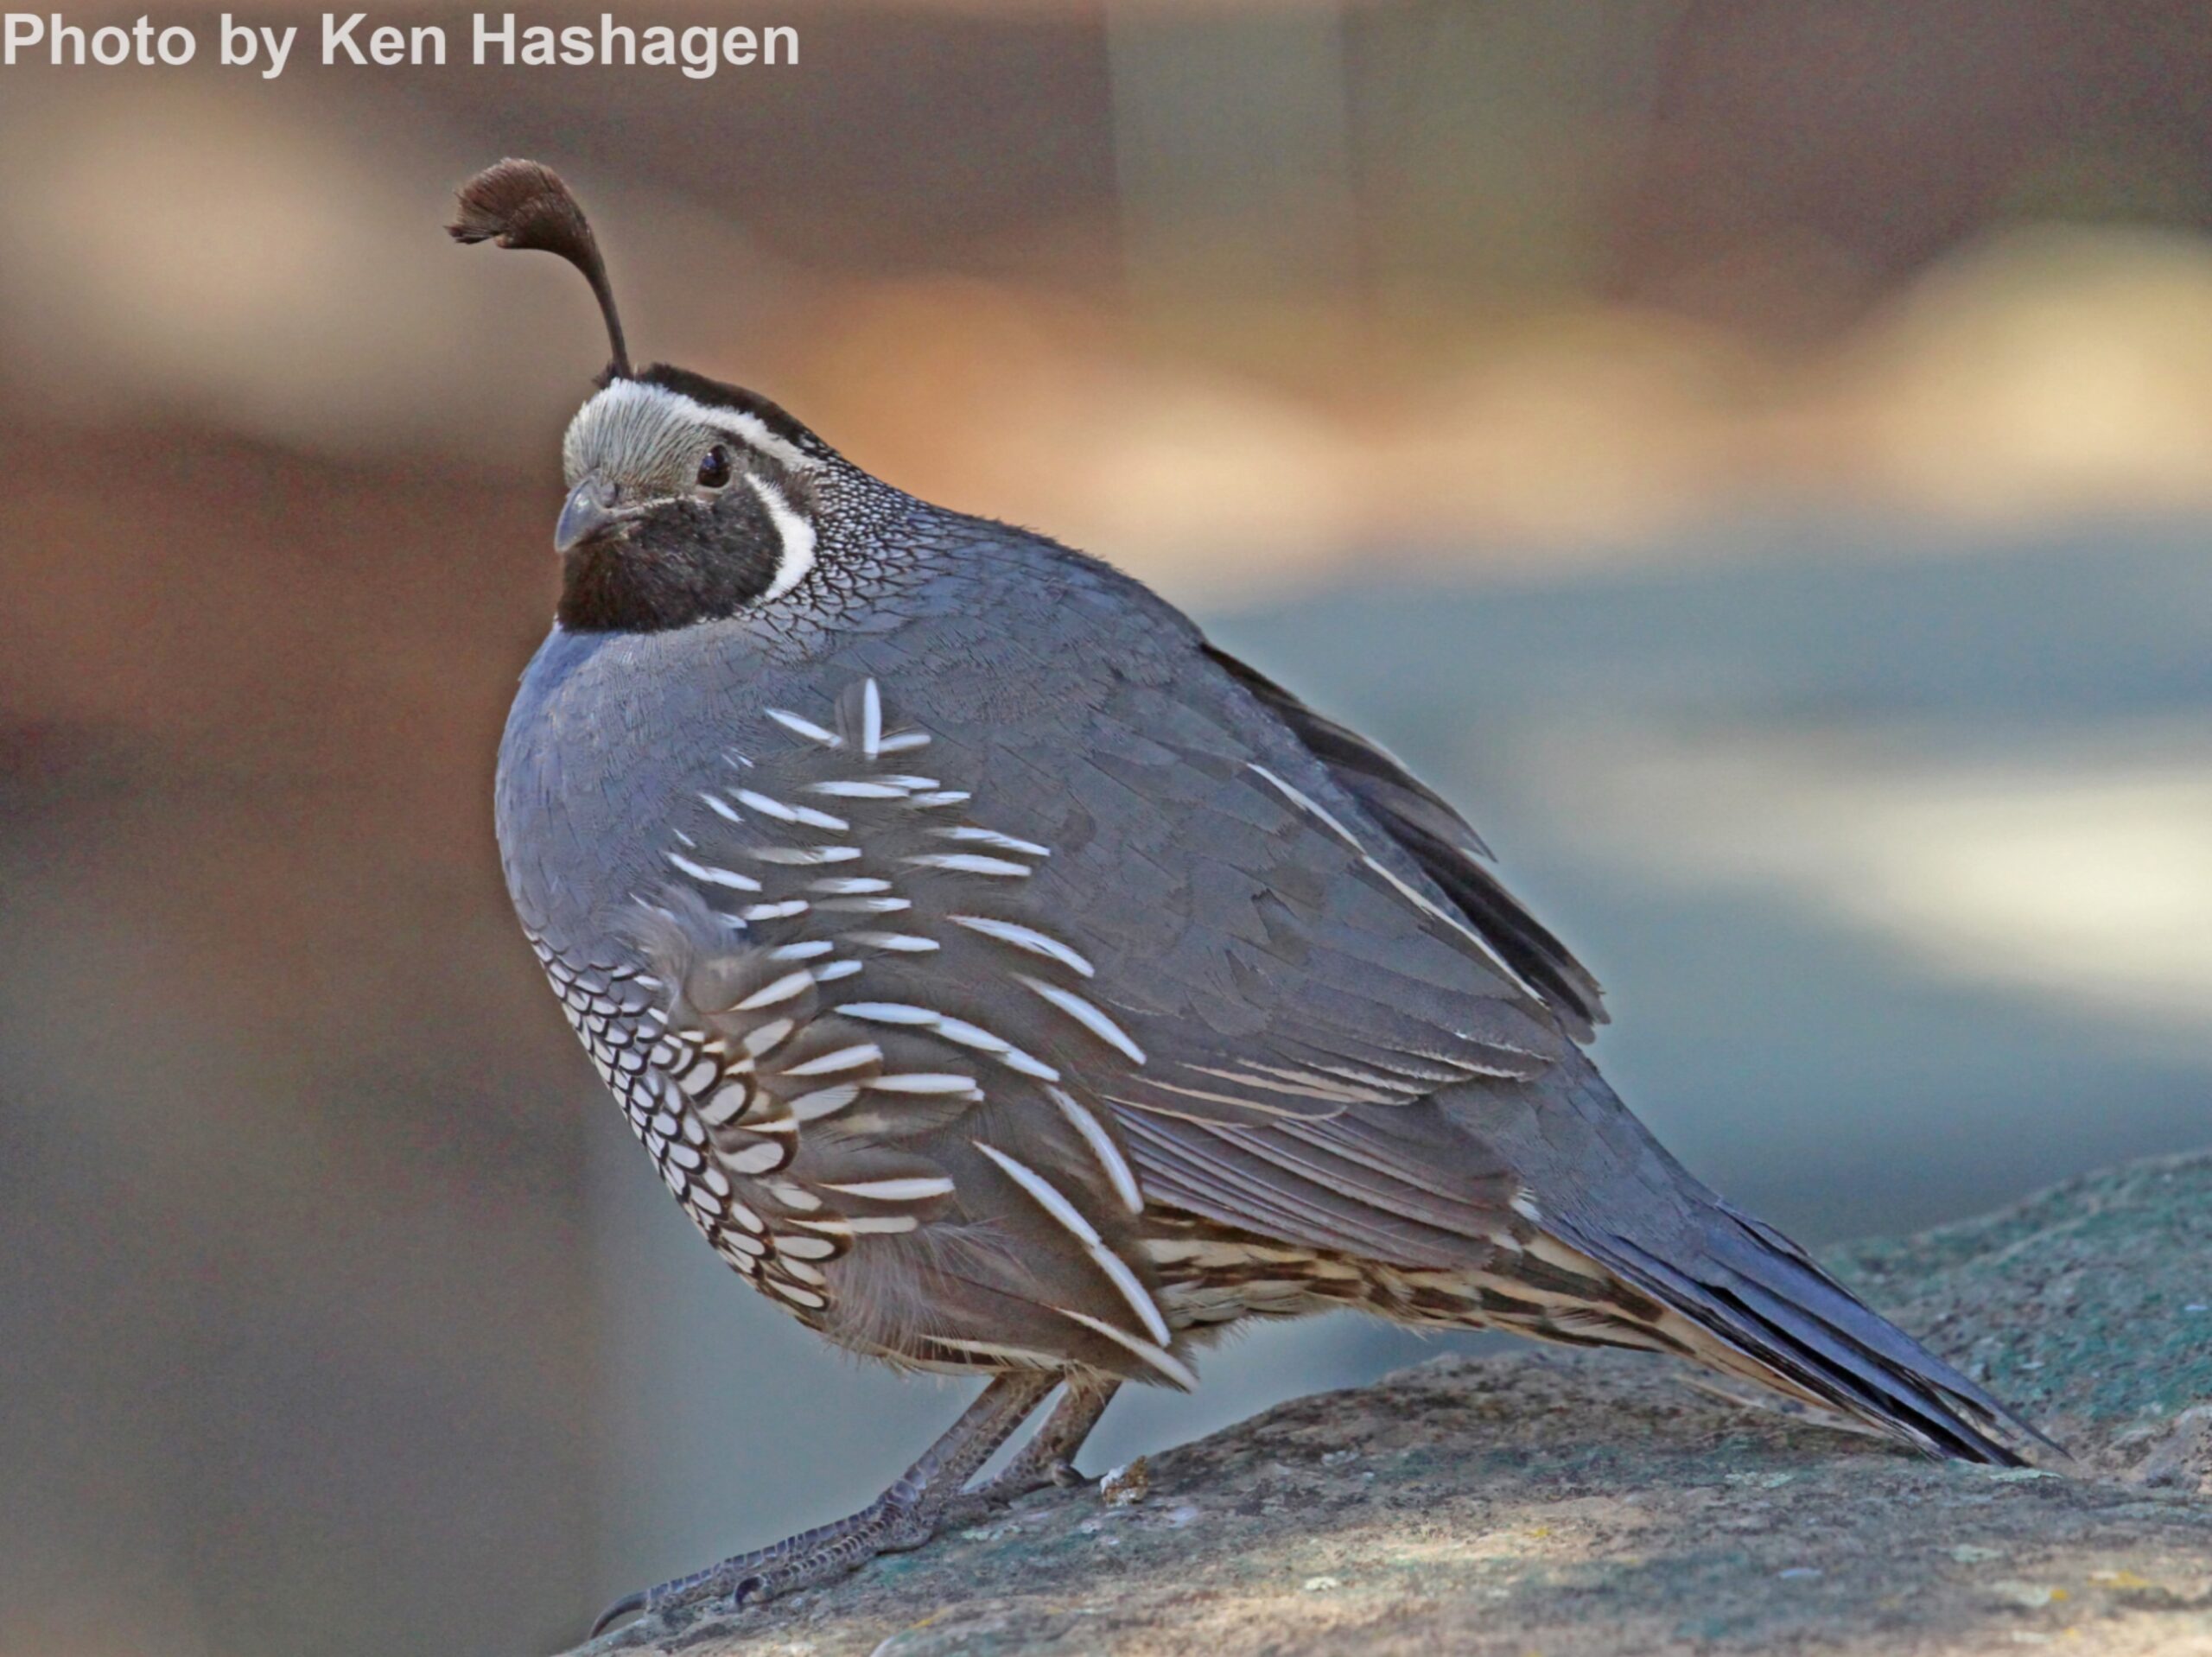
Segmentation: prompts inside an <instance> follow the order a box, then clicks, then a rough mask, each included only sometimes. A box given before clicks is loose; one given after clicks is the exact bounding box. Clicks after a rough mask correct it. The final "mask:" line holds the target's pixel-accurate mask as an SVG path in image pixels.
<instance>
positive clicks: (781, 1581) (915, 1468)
mask: <svg viewBox="0 0 2212 1657" xmlns="http://www.w3.org/2000/svg"><path fill="white" fill-rule="evenodd" d="M1055 1380H1056V1378H1055V1377H1054V1376H1052V1375H1051V1374H1043V1373H1027V1372H1025V1373H1020V1374H1003V1375H1000V1376H998V1377H997V1378H996V1379H995V1380H994V1381H992V1382H991V1384H990V1385H989V1386H988V1387H985V1388H984V1389H983V1391H982V1394H979V1395H978V1396H977V1398H976V1401H975V1402H974V1403H972V1404H970V1405H969V1406H968V1407H967V1409H966V1410H965V1411H964V1412H963V1413H962V1414H961V1417H960V1419H959V1420H957V1421H956V1422H954V1423H953V1424H952V1427H951V1430H950V1432H946V1434H945V1435H944V1437H943V1438H940V1439H938V1441H937V1443H936V1444H932V1445H931V1446H930V1448H929V1451H928V1452H927V1453H926V1454H925V1455H924V1456H923V1457H922V1458H921V1460H919V1461H918V1462H916V1463H914V1464H913V1465H912V1467H910V1468H908V1469H907V1470H906V1473H905V1475H904V1476H901V1477H900V1479H899V1482H897V1483H896V1484H893V1486H892V1487H891V1488H890V1489H888V1490H886V1491H885V1492H884V1493H883V1494H882V1495H880V1496H878V1497H876V1499H875V1500H874V1501H871V1502H869V1503H868V1506H867V1507H865V1508H861V1510H860V1511H859V1512H858V1513H856V1514H852V1515H850V1516H849V1517H848V1518H844V1519H840V1520H838V1521H836V1523H835V1524H832V1525H823V1526H819V1527H817V1528H815V1529H813V1530H810V1531H801V1532H800V1533H798V1535H797V1536H789V1537H785V1539H784V1540H782V1541H780V1542H778V1543H776V1544H775V1545H773V1546H770V1547H763V1548H755V1549H753V1551H752V1552H750V1553H738V1554H733V1555H732V1556H731V1557H730V1558H728V1559H724V1560H723V1561H722V1562H721V1564H720V1565H710V1566H709V1567H708V1568H707V1569H706V1570H704V1571H693V1572H692V1573H691V1574H690V1576H688V1577H678V1578H676V1580H675V1581H673V1582H664V1583H663V1584H661V1585H660V1586H659V1587H658V1588H652V1589H648V1590H645V1592H644V1593H642V1594H631V1595H628V1596H626V1597H624V1598H622V1599H620V1600H617V1601H616V1602H615V1603H613V1604H612V1605H610V1606H608V1607H607V1609H606V1610H604V1611H602V1612H601V1613H600V1618H599V1621H598V1622H594V1624H592V1630H591V1635H592V1638H593V1639H594V1640H596V1639H597V1638H598V1637H599V1636H600V1635H602V1634H604V1633H606V1632H607V1629H609V1628H613V1626H614V1625H615V1624H616V1623H617V1622H620V1621H622V1619H623V1618H625V1617H628V1616H638V1615H639V1614H640V1613H642V1614H643V1615H645V1616H649V1617H659V1616H666V1615H667V1614H669V1613H670V1612H673V1611H685V1610H690V1609H694V1608H695V1607H697V1606H701V1605H706V1604H711V1603H715V1602H716V1601H726V1602H727V1603H728V1604H729V1605H730V1606H731V1607H732V1608H733V1609H736V1608H740V1607H743V1606H747V1605H758V1604H760V1603H761V1602H762V1601H764V1600H771V1599H775V1598H778V1597H780V1596H782V1595H785V1594H790V1593H796V1592H797V1591H798V1590H800V1589H802V1588H811V1587H813V1586H814V1585H815V1584H817V1583H823V1582H829V1581H830V1580H832V1579H833V1578H837V1577H842V1576H844V1575H845V1574H846V1573H848V1572H849V1571H857V1570H859V1569H860V1567H861V1566H862V1565H866V1564H867V1563H868V1561H869V1560H870V1559H874V1558H875V1557H876V1555H878V1554H879V1553H897V1552H903V1551H904V1550H906V1549H907V1548H916V1547H919V1546H921V1545H922V1544H923V1543H925V1542H926V1541H928V1540H930V1538H931V1536H933V1535H935V1534H936V1533H937V1528H938V1524H939V1522H940V1521H942V1520H943V1518H944V1510H945V1508H946V1507H947V1505H948V1504H949V1503H950V1502H951V1501H952V1500H953V1499H954V1498H955V1497H956V1496H957V1495H958V1494H959V1492H960V1487H961V1486H962V1485H963V1484H965V1483H966V1482H968V1481H969V1479H970V1478H972V1477H974V1476H975V1475H976V1469H978V1468H980V1467H981V1466H982V1465H983V1463H986V1462H988V1461H989V1460H990V1458H991V1456H992V1453H993V1452H994V1451H996V1450H997V1449H998V1447H999V1446H1000V1445H1001V1444H1004V1443H1005V1442H1006V1441H1007V1436H1008V1435H1009V1434H1010V1433H1012V1432H1014V1429H1015V1428H1016V1427H1018V1426H1020V1425H1021V1424H1022V1422H1023V1421H1024V1420H1026V1419H1028V1416H1029V1413H1030V1412H1031V1411H1032V1410H1033V1409H1035V1408H1036V1407H1037V1405H1038V1403H1039V1401H1040V1400H1042V1399H1043V1398H1044V1396H1045V1394H1047V1393H1049V1392H1051V1391H1052V1387H1053V1386H1054V1384H1055ZM1016 1461H1017V1463H1019V1461H1020V1458H1019V1457H1017V1458H1016Z"/></svg>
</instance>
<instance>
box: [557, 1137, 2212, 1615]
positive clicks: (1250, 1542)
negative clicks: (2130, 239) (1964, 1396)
mask: <svg viewBox="0 0 2212 1657" xmlns="http://www.w3.org/2000/svg"><path fill="white" fill-rule="evenodd" d="M1829 1263H1830V1264H1831V1265H1832V1266H1834V1267H1835V1268H1836V1269H1837V1270H1839V1271H1840V1272H1841V1273H1843V1274H1844V1275H1845V1276H1846V1277H1847V1278H1849V1279H1851V1280H1853V1283H1854V1284H1855V1285H1856V1286H1858V1287H1859V1289H1860V1290H1861V1291H1862V1292H1864V1293H1866V1295H1867V1296H1868V1297H1869V1298H1871V1299H1872V1301H1873V1303H1874V1304H1875V1305H1878V1306H1880V1307H1882V1308H1883V1309H1884V1310H1885V1311H1888V1312H1889V1313H1891V1315H1892V1316H1894V1317H1897V1319H1898V1321H1899V1322H1901V1323H1903V1324H1904V1325H1905V1326H1906V1327H1907V1328H1909V1329H1911V1330H1916V1332H1919V1333H1920V1334H1922V1335H1923V1336H1925V1337H1926V1338H1927V1339H1928V1340H1929V1343H1930V1344H1931V1345H1932V1346H1934V1347H1935V1348H1936V1349H1938V1350H1939V1351H1942V1352H1943V1353H1945V1354H1946V1355H1949V1356H1951V1357H1952V1358H1953V1359H1954V1360H1955V1361H1956V1362H1961V1363H1962V1364H1963V1365H1964V1366H1966V1367H1967V1368H1970V1369H1971V1370H1973V1371H1974V1373H1975V1374H1978V1375H1980V1376H1981V1377H1982V1378H1983V1379H1985V1380H1986V1381H1988V1382H1989V1383H1990V1385H1991V1386H1993V1387H1994V1388H1995V1389H1996V1391H1997V1392H1999V1394H2002V1395H2004V1396H2005V1397H2007V1398H2009V1399H2012V1400H2015V1401H2016V1402H2017V1403H2018V1405H2019V1406H2021V1407H2022V1408H2023V1409H2024V1411H2025V1412H2026V1413H2028V1414H2029V1416H2030V1417H2031V1419H2035V1420H2037V1421H2038V1422H2039V1423H2041V1424H2042V1425H2044V1426H2045V1427H2046V1428H2047V1429H2048V1430H2049V1431H2050V1432H2051V1433H2052V1435H2053V1436H2054V1437H2056V1438H2059V1439H2061V1440H2063V1442H2065V1443H2066V1444H2069V1446H2070V1447H2071V1448H2072V1449H2073V1451H2075V1463H2074V1465H2073V1467H2072V1468H2071V1469H2070V1470H2069V1471H2067V1472H2065V1473H2063V1474H2062V1473H2060V1472H2057V1471H2053V1470H2040V1469H2038V1470H2011V1471H1999V1470H1989V1469H1983V1468H1969V1467H1956V1466H1948V1465H1940V1464H1937V1463H1930V1462H1926V1461H1923V1460H1920V1459H1918V1458H1916V1457H1913V1456H1911V1455H1910V1454H1907V1453H1904V1452H1901V1451H1896V1450H1892V1449H1891V1448H1889V1447H1887V1446H1885V1444H1880V1443H1878V1442H1875V1441H1873V1440H1871V1439H1866V1438H1858V1437H1854V1436H1850V1435H1846V1434H1842V1433H1838V1432H1830V1431H1827V1430H1824V1429H1822V1428H1820V1427H1816V1426H1814V1425H1807V1424H1802V1423H1798V1422H1795V1421H1792V1420H1789V1419H1786V1418H1784V1417H1782V1416H1780V1415H1777V1414H1774V1413H1769V1412H1755V1411H1749V1410H1744V1409H1738V1408H1734V1407H1732V1406H1729V1405H1727V1404H1726V1403H1724V1402H1721V1401H1719V1400H1715V1399H1713V1398H1710V1397H1708V1396H1707V1395H1705V1394H1702V1393H1700V1392H1699V1391H1696V1390H1694V1389H1693V1388H1691V1387H1688V1386H1685V1385H1684V1384H1683V1381H1682V1380H1681V1376H1680V1375H1679V1374H1677V1373H1676V1372H1675V1371H1672V1370H1669V1369H1667V1368H1662V1367H1661V1366H1659V1365H1657V1364H1656V1363H1654V1362H1640V1361H1638V1360H1637V1359H1635V1358H1633V1357H1630V1356H1626V1355H1620V1356H1616V1355H1610V1354H1593V1355H1584V1354H1563V1353H1554V1352H1551V1351H1548V1350H1541V1349H1531V1350H1529V1351H1528V1352H1526V1353H1516V1354H1515V1355H1509V1356H1503V1357H1496V1358H1481V1359H1469V1358H1445V1359H1440V1360H1438V1361H1436V1362H1431V1363H1426V1364H1422V1365H1421V1366H1419V1367H1417V1368H1413V1369H1408V1370H1406V1371H1404V1372H1402V1374H1396V1375H1393V1376H1390V1377H1389V1378H1388V1379H1386V1380H1384V1381H1380V1382H1378V1383H1376V1385H1374V1386H1371V1387H1365V1388H1363V1389H1360V1390H1358V1391H1355V1392H1344V1393H1333V1394H1321V1395H1319V1396H1316V1397H1313V1398H1307V1399H1302V1400H1298V1401H1296V1402H1294V1403H1292V1404H1288V1405H1286V1406H1282V1407H1281V1408H1280V1409H1276V1410H1273V1411H1270V1412H1269V1413H1267V1414H1265V1415H1262V1416H1260V1417H1258V1418H1256V1419H1253V1420H1251V1421H1248V1422H1246V1423H1244V1424H1243V1425H1241V1426H1238V1427H1236V1428H1234V1429H1232V1430H1230V1431H1229V1432H1224V1433H1221V1434H1219V1435H1217V1436H1216V1437H1214V1438H1209V1439H1205V1440H1204V1441H1202V1442H1200V1443H1198V1444H1190V1445H1186V1446H1185V1447H1184V1448H1181V1449H1179V1450H1174V1451H1169V1452H1167V1453H1166V1454H1164V1455H1160V1456H1158V1457H1153V1458H1151V1460H1150V1462H1149V1463H1148V1466H1147V1469H1146V1470H1145V1471H1146V1474H1147V1475H1148V1477H1145V1478H1140V1479H1138V1480H1135V1481H1129V1480H1127V1479H1126V1478H1125V1481H1124V1482H1125V1484H1128V1483H1135V1484H1141V1485H1142V1486H1144V1487H1145V1488H1144V1489H1143V1490H1142V1493H1141V1495H1140V1496H1139V1498H1138V1499H1136V1500H1134V1501H1128V1500H1122V1499H1117V1500H1116V1501H1107V1500H1105V1499H1103V1497H1102V1495H1101V1494H1100V1491H1099V1489H1098V1488H1097V1487H1096V1486H1087V1487H1084V1488H1082V1489H1073V1490H1067V1491H1052V1492H1045V1493H1040V1494H1039V1495H1033V1496H1031V1497H1029V1498H1027V1500H1025V1501H1022V1502H1021V1503H1020V1504H1018V1505H1017V1506H1015V1507H1014V1508H1012V1509H1010V1510H1008V1511H1007V1512H1005V1513H1004V1514H1002V1515H1001V1516H1000V1517H998V1518H996V1519H995V1520H993V1521H990V1522H988V1523H987V1524H984V1525H981V1526H976V1527H969V1528H968V1529H966V1530H964V1531H959V1532H955V1533H948V1534H946V1535H944V1536H941V1537H940V1538H939V1539H938V1540H937V1541H936V1542H934V1543H932V1544H931V1546H929V1547H927V1548H925V1549H924V1550H922V1551H920V1552H916V1553H912V1554H906V1555H901V1556H898V1557H895V1558H889V1559H880V1560H878V1561H876V1562H875V1563H874V1565H870V1566H868V1568H867V1569H865V1570H864V1571H861V1572H860V1573H859V1574H858V1575H856V1576H855V1577H854V1578H850V1579H849V1580H848V1581H846V1582H843V1583H841V1584H836V1585H833V1586H831V1587H829V1588H826V1589H821V1590H816V1591H814V1592H811V1593H808V1594H804V1595H801V1596H798V1597H794V1598H792V1599H791V1600H789V1601H785V1602H779V1603H773V1604H771V1605H768V1606H765V1607H760V1608H756V1609H750V1610H747V1611H745V1612H743V1613H741V1614H739V1615H737V1616H713V1615H709V1616H700V1617H697V1618H696V1619H692V1620H690V1621H689V1622H686V1624H685V1625H684V1626H682V1627H680V1628H671V1627H669V1626H666V1625H665V1624H663V1625H658V1626H636V1627H632V1628H627V1629H623V1630H618V1631H616V1632H615V1633H614V1634H612V1635H608V1636H607V1637H606V1638H605V1639H603V1640H601V1641H599V1642H598V1643H597V1644H596V1645H594V1647H589V1648H588V1649H589V1650H590V1651H591V1652H592V1653H593V1654H594V1657H598V1654H601V1653H607V1654H613V1653H616V1652H623V1653H637V1654H670V1657H673V1654H677V1653H682V1654H685V1657H1007V1654H1015V1653H1039V1654H1047V1657H1090V1654H1108V1653H1111V1654H1116V1657H1181V1654H1187V1653H1191V1652H1205V1653H1207V1654H1210V1657H1246V1654H1249V1657H1293V1654H1297V1657H1308V1654H1311V1657H1322V1654H1329V1657H1335V1654H1344V1657H1353V1654H1357V1657H1370V1654H1391V1653H1414V1652H1422V1653H1429V1652H1451V1653H1465V1654H1470V1657H1491V1654H1495V1657H1535V1654H1541V1657H1599V1654H1606V1657H1611V1654H1658V1653H1670V1652H1706V1651H1714V1652H1747V1653H1748V1652H1757V1653H1784V1654H1796V1653H1808V1654H1809V1653H1821V1654H1830V1653H1835V1654H1845V1653H1848V1654H1866V1657H1876V1654H1879V1657H1917V1654H1944V1657H1951V1654H1978V1653H1984V1652H2008V1653H2009V1652H2013V1651H2017V1650H2018V1649H2020V1648H2022V1647H2032V1646H2037V1645H2045V1644H2049V1645H2054V1646H2057V1647H2060V1648H2062V1649H2071V1650H2075V1651H2082V1652H2094V1653H2099V1654H2161V1657H2166V1654H2171V1657H2181V1654H2183V1653H2189V1654H2204V1653H2208V1652H2212V1154H2208V1155H2202V1156H2196V1157H2190V1158H2182V1159H2163V1160H2159V1161H2155V1162H2149V1163H2142V1164H2136V1165H2130V1166H2127V1167H2124V1168H2121V1169H2118V1170H2115V1171H2110V1172H2107V1173H2101V1174H2095V1175H2089V1176H2085V1177H2083V1178H2079V1179H2075V1180H2072V1181H2069V1182H2068V1183H2067V1184H2063V1185H2060V1186H2058V1187H2056V1188H2055V1189H2053V1190H2050V1191H2047V1192H2045V1193H2044V1194H2042V1195H2041V1196H2038V1197H2033V1198H2031V1199H2030V1200H2029V1201H2027V1202H2025V1203H2021V1204H2020V1205H2019V1206H2018V1207H2016V1208H2013V1209H2008V1210H2006V1211H2005V1212H2003V1213H2000V1214H1998V1215H1995V1216H1991V1217H1989V1218H1986V1219H1983V1220H1977V1221H1972V1222H1967V1223H1964V1224H1961V1225H1956V1226H1952V1227H1948V1228H1944V1229H1942V1230H1939V1231H1935V1232H1931V1233H1929V1234H1927V1235H1923V1236H1919V1237H1915V1238H1912V1239H1910V1240H1907V1241H1898V1242H1878V1243H1872V1244H1864V1245H1859V1246H1856V1247H1852V1248H1844V1249H1841V1250H1838V1251H1836V1252H1835V1253H1834V1254H1832V1255H1831V1256H1830V1260H1829ZM1130 1494H1132V1492H1130V1491H1129V1490H1128V1489H1122V1490H1118V1491H1117V1492H1116V1496H1117V1498H1126V1497H1127V1496H1128V1495H1130Z"/></svg>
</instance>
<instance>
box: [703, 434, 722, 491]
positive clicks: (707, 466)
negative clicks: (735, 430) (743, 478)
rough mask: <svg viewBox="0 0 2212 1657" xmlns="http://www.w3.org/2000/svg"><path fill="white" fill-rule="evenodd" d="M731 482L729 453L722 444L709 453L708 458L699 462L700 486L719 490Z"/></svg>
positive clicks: (718, 444) (711, 449)
mask: <svg viewBox="0 0 2212 1657" xmlns="http://www.w3.org/2000/svg"><path fill="white" fill-rule="evenodd" d="M728 481H729V451H728V449H726V448H723V447H722V446H721V444H720V443H717V444H715V446H714V448H710V449H709V450H708V451H707V458H706V459H705V460H702V461H700V462H699V486H700V487H701V488H702V489H719V488H721V486H723V485H724V484H726V483H728Z"/></svg>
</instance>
